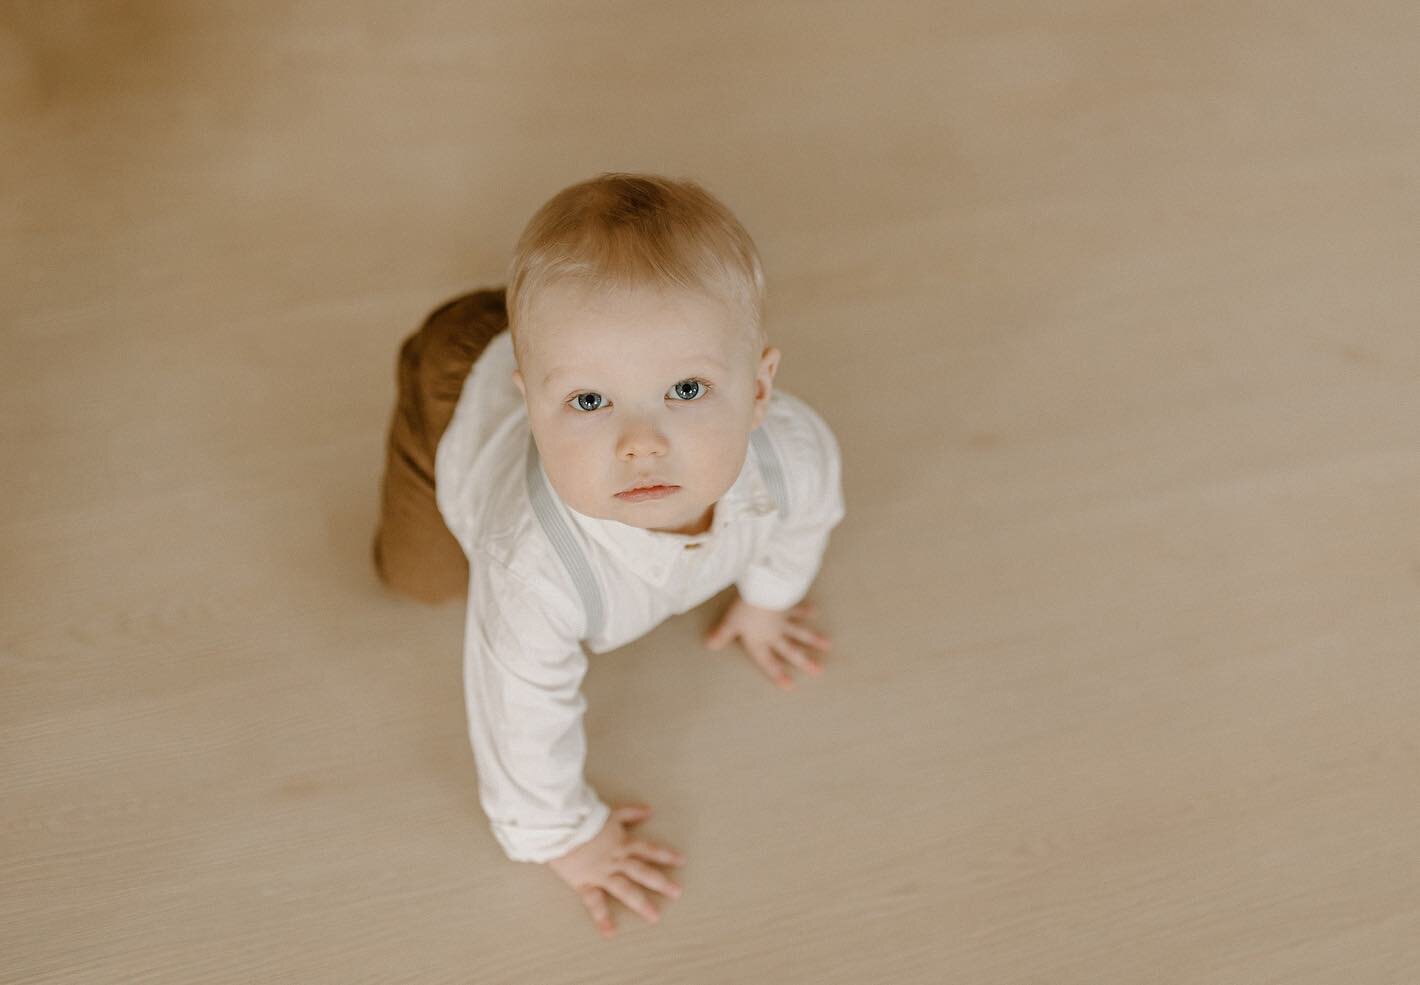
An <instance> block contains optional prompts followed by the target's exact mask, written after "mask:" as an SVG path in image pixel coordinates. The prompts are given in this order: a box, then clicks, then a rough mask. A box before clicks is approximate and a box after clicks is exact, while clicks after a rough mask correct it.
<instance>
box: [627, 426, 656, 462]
mask: <svg viewBox="0 0 1420 985" xmlns="http://www.w3.org/2000/svg"><path fill="white" fill-rule="evenodd" d="M666 447H667V443H666V437H665V435H663V434H661V433H660V431H658V430H656V429H655V428H654V427H651V426H650V425H649V424H642V425H638V426H634V427H629V428H627V429H626V430H625V431H623V432H622V434H621V438H620V440H619V441H618V442H617V449H616V451H617V454H618V455H619V456H620V457H622V458H629V457H632V456H642V455H664V454H665V453H666Z"/></svg>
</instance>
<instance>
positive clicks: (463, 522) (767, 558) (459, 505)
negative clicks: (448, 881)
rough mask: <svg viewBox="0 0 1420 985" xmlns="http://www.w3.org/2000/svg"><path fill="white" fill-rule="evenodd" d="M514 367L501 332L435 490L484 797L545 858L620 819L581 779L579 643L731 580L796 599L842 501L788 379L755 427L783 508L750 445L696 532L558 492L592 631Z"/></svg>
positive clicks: (492, 815) (593, 642)
mask: <svg viewBox="0 0 1420 985" xmlns="http://www.w3.org/2000/svg"><path fill="white" fill-rule="evenodd" d="M515 366H516V362H515V360H514V357H513V347H512V341H511V339H510V337H509V335H508V333H507V332H506V331H505V332H502V333H500V334H499V335H497V336H496V337H495V338H494V339H493V341H492V342H491V343H490V344H489V345H488V348H487V349H485V350H484V352H483V353H482V355H480V356H479V358H478V361H477V362H476V363H475V364H474V366H473V368H472V370H471V371H470V373H469V376H468V379H467V380H466V381H465V384H464V387H463V391H462V393H461V395H460V397H459V401H458V404H457V406H456V407H455V409H454V413H453V417H452V419H451V420H450V422H449V426H448V429H447V430H446V431H445V432H444V435H443V437H442V438H441V439H440V441H439V447H438V449H437V452H436V455H435V467H434V471H435V493H436V497H437V499H438V504H439V511H440V513H441V514H442V515H443V517H444V522H445V523H446V524H447V526H448V528H449V530H450V531H452V532H453V534H454V536H455V537H456V538H457V539H458V541H459V543H460V545H462V547H463V550H464V553H465V555H467V557H468V561H469V590H468V609H467V613H466V616H465V626H464V659H463V675H464V694H465V700H466V703H467V711H468V726H469V740H470V742H471V744H472V746H473V753H474V763H475V766H476V767H477V769H478V790H479V801H480V803H481V804H482V806H483V809H484V812H485V813H486V814H487V815H488V819H489V822H490V824H491V826H492V829H493V834H494V837H496V838H497V840H498V842H499V844H500V845H501V846H502V847H503V850H504V851H505V852H506V853H507V855H508V857H509V858H511V859H513V860H515V861H527V862H545V861H548V860H549V859H553V858H557V857H558V856H561V855H563V854H565V853H567V852H568V851H570V850H571V849H573V848H575V847H577V846H578V845H580V844H582V843H583V842H586V841H589V840H590V839H591V838H592V837H593V836H595V835H596V834H597V832H598V831H600V830H601V828H602V826H603V825H604V824H605V823H606V821H607V818H608V816H609V815H610V809H609V808H608V806H607V805H606V804H605V803H604V802H603V801H602V800H601V798H599V797H598V796H597V794H596V792H595V791H594V790H592V789H591V787H590V786H589V785H588V784H587V783H586V780H585V779H584V777H583V765H584V762H585V759H586V738H585V734H584V731H583V728H582V715H583V712H584V710H585V708H586V700H585V698H584V697H583V695H582V692H581V683H582V678H583V676H584V675H585V674H586V671H587V656H586V653H585V652H584V650H583V642H585V644H586V648H587V649H588V650H590V651H591V652H592V653H605V652H606V651H608V650H613V649H615V648H617V647H619V646H623V645H625V644H626V643H629V642H630V641H631V640H634V639H636V638H637V637H640V636H643V635H644V634H646V633H647V632H649V631H650V630H651V629H653V628H655V627H656V626H657V625H659V624H660V623H661V622H662V621H664V620H665V619H666V618H667V617H669V616H672V615H678V614H680V613H683V612H687V611H689V610H690V609H693V608H695V607H696V606H697V605H699V604H700V603H702V602H704V601H705V600H706V599H709V598H711V597H712V596H714V595H716V594H718V593H719V592H721V591H723V590H724V589H725V588H726V587H728V586H729V585H731V584H734V585H736V586H737V588H738V591H739V594H740V596H741V597H742V598H743V599H744V600H745V601H746V602H749V603H750V604H751V605H757V606H761V607H763V608H767V609H779V610H782V609H788V608H790V607H792V606H794V605H795V604H797V603H798V602H799V601H800V600H802V599H803V597H804V596H805V595H806V594H807V593H808V590H809V586H810V585H811V584H812V582H813V580H814V577H815V575H817V573H818V569H819V564H820V562H821V561H822V559H823V553H824V550H825V548H826V547H827V546H828V537H829V533H830V531H831V530H832V529H833V528H834V527H835V526H837V524H838V523H839V521H841V520H842V519H843V515H844V502H843V491H842V481H841V458H840V454H839V449H838V443H837V441H836V439H835V438H834V436H833V433H832V432H831V431H830V430H829V428H828V425H827V424H825V423H824V421H823V419H822V418H820V417H819V415H818V414H817V413H816V412H814V411H813V410H812V409H811V408H810V407H809V406H808V405H807V404H805V403H804V402H803V401H801V400H799V399H798V398H796V397H792V396H790V395H789V394H787V393H785V392H784V391H782V390H776V391H775V392H774V393H773V395H772V396H771V397H770V403H769V409H768V412H767V414H766V415H765V420H764V423H763V424H762V425H761V427H762V429H763V430H764V431H765V433H766V434H767V435H768V436H769V437H770V439H771V440H772V442H773V444H774V446H775V448H776V450H777V451H778V453H779V457H780V461H781V463H782V466H783V473H784V482H785V485H786V487H787V491H788V497H789V504H790V508H789V516H788V519H787V520H785V519H784V518H783V517H781V515H780V514H779V512H778V510H777V509H776V508H775V504H774V499H773V497H772V496H771V495H770V492H769V490H768V489H767V488H766V486H765V484H764V482H763V480H762V479H761V476H760V469H759V464H758V455H757V452H756V450H755V448H754V444H753V443H751V444H750V445H749V449H748V451H747V453H746V458H745V464H744V467H743V468H742V469H741V471H740V475H739V478H737V479H736V480H735V482H734V484H733V485H732V486H731V487H730V489H729V490H728V491H727V492H726V493H725V495H724V496H722V497H721V498H720V500H719V501H718V502H717V504H716V506H715V515H714V520H713V523H712V525H711V528H710V529H709V530H707V531H706V532H704V533H702V534H695V535H685V534H672V533H659V532H654V531H649V530H643V529H641V528H639V527H632V526H629V525H627V524H624V523H619V522H617V521H615V520H606V519H601V518H597V517H590V516H585V515H583V514H581V513H578V512H577V511H575V510H573V509H571V508H570V507H568V506H567V505H566V504H565V503H563V502H562V501H561V500H560V499H559V498H558V497H557V496H556V493H555V491H554V493H553V499H554V501H555V503H556V507H557V509H558V510H559V511H560V512H561V513H562V514H563V516H564V518H565V519H566V521H567V523H568V526H569V527H570V529H571V531H572V534H573V536H574V537H575V538H576V540H577V542H578V544H579V546H580V547H581V549H582V551H583V552H584V553H585V555H586V557H587V561H588V563H589V564H590V566H591V569H592V572H593V573H594V575H595V578H596V581H597V584H598V585H599V587H600V589H601V592H602V597H603V599H604V602H605V605H604V620H603V624H602V627H601V631H600V632H599V633H597V634H596V635H594V636H590V637H588V636H587V634H586V629H587V622H586V616H585V614H584V611H583V604H582V599H581V597H580V596H579V595H578V593H577V590H576V588H575V585H574V582H573V581H572V577H571V575H570V574H569V573H568V571H567V569H566V567H565V566H564V563H563V561H562V559H561V558H560V556H559V555H558V554H557V552H556V550H555V549H554V547H553V546H552V543H551V542H550V541H549V539H548V538H547V535H546V534H545V533H544V531H543V529H542V526H541V525H540V524H539V522H538V519H537V517H536V515H535V514H534V512H533V508H532V504H531V501H530V498H529V495H528V489H527V477H526V474H525V466H526V463H527V459H526V455H527V446H528V441H529V428H528V415H527V406H526V404H525V403H524V402H523V397H522V394H521V393H519V392H518V389H517V387H516V386H515V385H514V383H513V381H512V373H513V369H514V368H515ZM539 467H541V466H539ZM543 476H544V478H545V477H546V471H545V470H544V471H543ZM548 488H549V489H550V488H551V485H550V483H549V487H548Z"/></svg>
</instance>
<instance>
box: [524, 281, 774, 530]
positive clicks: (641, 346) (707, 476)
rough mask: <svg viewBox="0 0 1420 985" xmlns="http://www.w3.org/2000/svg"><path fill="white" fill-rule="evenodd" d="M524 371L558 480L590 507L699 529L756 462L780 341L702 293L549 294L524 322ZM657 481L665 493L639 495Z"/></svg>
mask: <svg viewBox="0 0 1420 985" xmlns="http://www.w3.org/2000/svg"><path fill="white" fill-rule="evenodd" d="M519 333H520V335H519V342H520V347H522V346H525V347H526V350H527V351H526V352H525V353H524V355H523V357H522V359H521V365H520V368H519V369H517V370H515V371H514V372H513V382H514V383H515V384H516V385H517V387H518V389H519V390H520V391H521V392H522V394H523V399H524V400H525V401H526V403H527V407H528V417H529V422H530V424H531V427H532V431H533V435H534V437H535V438H536V440H537V447H538V451H539V453H540V454H541V456H542V462H543V468H544V469H545V470H546V471H547V477H548V479H549V480H550V481H551V483H552V486H553V488H554V489H555V490H556V491H557V494H558V496H560V497H561V498H562V500H563V502H565V503H566V504H567V505H568V506H570V507H571V508H572V509H574V510H576V511H577V512H578V513H581V514H583V515H584V516H592V517H599V518H602V519H607V520H618V521H620V522H622V523H625V524H628V525H630V526H633V527H640V528H643V529H646V530H658V531H666V532H671V533H684V534H695V533H702V532H704V531H705V530H706V529H708V528H709V525H710V522H711V519H712V517H713V511H712V507H713V506H714V504H715V502H716V501H717V500H719V498H720V497H721V496H722V495H724V493H725V491H726V490H727V489H729V488H730V486H731V485H733V484H734V481H735V479H736V478H738V477H739V474H740V470H741V469H742V468H743V467H744V462H745V453H746V450H747V448H748V446H749V435H750V432H751V431H753V430H754V429H755V428H756V427H758V426H759V423H760V422H761V421H762V420H763V419H764V413H765V411H766V409H767V408H768V403H769V396H770V393H771V391H772V388H773V381H774V374H775V372H776V371H777V369H778V366H779V351H778V350H777V349H775V348H773V347H769V348H766V349H765V350H764V351H763V352H762V353H761V352H757V351H755V350H756V348H757V346H756V345H755V344H754V343H753V342H751V341H750V335H749V332H748V331H747V330H745V329H743V328H741V327H740V326H738V325H737V324H736V323H735V321H734V319H733V317H732V315H731V312H730V310H729V309H728V308H727V307H726V306H723V305H721V304H719V303H717V302H714V301H711V300H709V299H705V298H701V297H699V296H698V295H692V294H689V293H684V292H679V293H664V294H662V293H654V292H650V291H640V292H636V293H634V294H630V295H623V296H620V297H618V298H615V299H601V298H598V299H595V300H592V299H586V298H584V297H583V296H582V295H581V294H579V293H578V292H576V291H575V290H573V289H571V288H570V287H566V286H559V285H554V286H553V287H551V288H549V289H548V290H547V291H546V292H544V293H543V294H542V295H540V296H539V297H538V299H537V303H536V304H535V305H534V306H533V309H532V311H531V312H530V314H529V317H528V318H527V320H526V321H524V322H523V323H521V324H520V325H519ZM650 483H655V484H658V485H660V486H663V487H669V489H662V490H660V492H661V493H662V495H658V496H655V495H653V496H644V495H643V496H640V497H637V496H630V495H627V494H626V491H627V490H629V489H631V488H632V487H635V486H643V485H647V484H650Z"/></svg>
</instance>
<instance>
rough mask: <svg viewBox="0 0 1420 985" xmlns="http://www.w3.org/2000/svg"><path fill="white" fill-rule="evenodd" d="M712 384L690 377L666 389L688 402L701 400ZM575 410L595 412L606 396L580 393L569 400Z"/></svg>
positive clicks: (603, 405)
mask: <svg viewBox="0 0 1420 985" xmlns="http://www.w3.org/2000/svg"><path fill="white" fill-rule="evenodd" d="M710 389H711V384H710V382H709V381H708V380H700V379H688V380H681V381H680V382H679V383H677V384H676V385H675V386H673V387H671V388H670V389H669V390H668V391H666V395H667V396H668V397H671V396H672V395H674V396H673V399H674V400H675V401H676V403H682V404H688V403H691V402H693V401H696V400H699V399H701V398H702V397H704V396H705V395H706V394H707V393H709V392H710ZM568 403H569V404H571V405H572V406H573V408H574V409H575V410H579V411H582V412H583V413H587V414H590V413H593V412H595V411H599V410H602V409H603V408H605V407H606V405H607V404H606V398H605V397H603V396H602V395H601V394H600V393H579V394H577V395H576V396H575V397H573V398H572V399H571V400H569V401H568Z"/></svg>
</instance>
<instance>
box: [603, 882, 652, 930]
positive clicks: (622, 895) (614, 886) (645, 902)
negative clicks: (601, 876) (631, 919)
mask: <svg viewBox="0 0 1420 985" xmlns="http://www.w3.org/2000/svg"><path fill="white" fill-rule="evenodd" d="M602 887H603V888H604V889H605V890H606V891H607V892H609V893H611V894H612V895H613V896H615V897H616V898H617V899H619V900H621V902H623V903H625V904H626V905H627V906H628V907H629V908H630V909H631V910H632V911H634V912H636V913H639V914H640V915H641V916H642V917H643V918H644V919H645V920H646V921H647V922H648V923H657V922H659V921H660V919H661V915H660V914H659V913H657V912H656V908H655V907H654V906H652V905H651V899H650V897H649V896H647V895H646V892H645V890H643V889H641V888H640V887H639V886H637V885H636V884H635V883H634V882H632V881H631V880H630V879H628V878H626V877H625V876H623V875H621V874H619V873H616V872H613V873H612V874H611V875H609V876H607V877H606V880H605V881H604V882H603V883H602Z"/></svg>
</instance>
